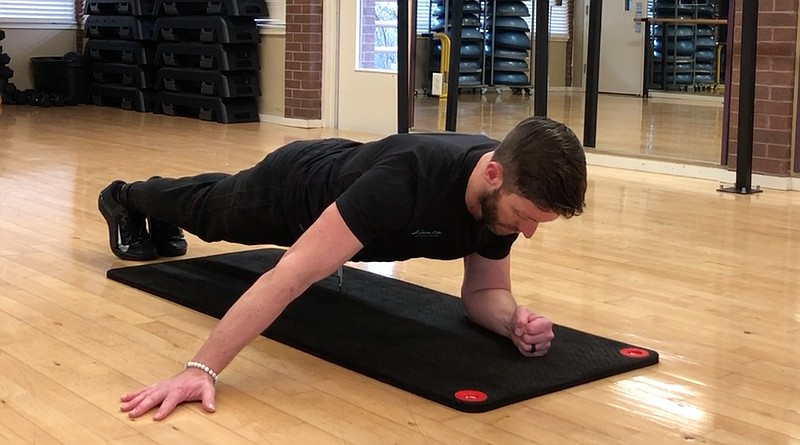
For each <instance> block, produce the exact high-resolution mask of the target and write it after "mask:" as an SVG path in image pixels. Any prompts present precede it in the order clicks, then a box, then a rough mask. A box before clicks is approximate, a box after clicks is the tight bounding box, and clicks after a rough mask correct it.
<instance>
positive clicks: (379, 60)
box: [356, 0, 397, 72]
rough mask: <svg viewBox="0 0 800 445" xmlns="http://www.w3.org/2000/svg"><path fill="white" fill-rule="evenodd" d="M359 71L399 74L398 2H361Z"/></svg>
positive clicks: (359, 11) (359, 6)
mask: <svg viewBox="0 0 800 445" xmlns="http://www.w3.org/2000/svg"><path fill="white" fill-rule="evenodd" d="M356 32H357V33H358V39H357V40H356V41H357V42H358V48H357V49H358V60H357V62H356V65H357V66H356V69H359V70H374V71H387V72H397V1H381V0H359V2H358V29H357V30H356Z"/></svg>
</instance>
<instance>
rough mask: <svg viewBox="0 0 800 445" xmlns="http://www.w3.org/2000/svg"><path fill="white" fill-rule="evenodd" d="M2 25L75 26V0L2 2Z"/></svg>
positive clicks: (12, 0)
mask: <svg viewBox="0 0 800 445" xmlns="http://www.w3.org/2000/svg"><path fill="white" fill-rule="evenodd" d="M0 25H64V26H74V25H75V1H74V0H0Z"/></svg>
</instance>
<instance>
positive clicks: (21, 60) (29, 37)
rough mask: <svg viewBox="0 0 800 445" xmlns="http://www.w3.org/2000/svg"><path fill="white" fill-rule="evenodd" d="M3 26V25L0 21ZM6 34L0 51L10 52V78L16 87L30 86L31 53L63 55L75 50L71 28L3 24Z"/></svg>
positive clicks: (33, 54) (35, 55)
mask: <svg viewBox="0 0 800 445" xmlns="http://www.w3.org/2000/svg"><path fill="white" fill-rule="evenodd" d="M0 28H3V25H0ZM3 30H4V31H5V32H6V38H5V39H4V40H2V41H0V46H2V47H3V52H4V53H8V55H9V56H11V63H9V66H10V67H11V68H12V69H13V70H14V77H12V78H11V79H10V81H11V82H13V83H14V85H16V86H17V88H18V89H20V90H24V89H28V88H33V75H32V74H31V69H30V60H31V57H44V56H57V57H60V56H63V55H64V54H65V53H68V52H70V51H75V46H76V44H75V30H74V29H66V30H60V29H22V28H3Z"/></svg>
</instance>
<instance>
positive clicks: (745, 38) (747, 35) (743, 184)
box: [719, 0, 761, 195]
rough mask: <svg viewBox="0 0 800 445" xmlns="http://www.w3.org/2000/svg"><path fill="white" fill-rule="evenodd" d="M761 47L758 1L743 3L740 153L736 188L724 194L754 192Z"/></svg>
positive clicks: (738, 139)
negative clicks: (758, 69)
mask: <svg viewBox="0 0 800 445" xmlns="http://www.w3.org/2000/svg"><path fill="white" fill-rule="evenodd" d="M757 44H758V0H747V1H744V2H742V56H741V72H740V76H739V130H738V136H737V143H736V146H737V149H736V184H735V185H734V186H733V187H720V189H719V190H720V191H722V192H730V193H738V194H742V195H749V194H751V193H758V192H760V191H761V187H757V188H755V189H753V188H752V187H751V180H752V174H753V120H754V118H753V115H754V114H755V102H756V57H757Z"/></svg>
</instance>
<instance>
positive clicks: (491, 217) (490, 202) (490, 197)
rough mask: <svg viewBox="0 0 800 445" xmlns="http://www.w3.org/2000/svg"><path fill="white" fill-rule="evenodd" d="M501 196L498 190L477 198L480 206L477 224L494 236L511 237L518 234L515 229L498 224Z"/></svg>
mask: <svg viewBox="0 0 800 445" xmlns="http://www.w3.org/2000/svg"><path fill="white" fill-rule="evenodd" d="M502 194H503V192H501V191H500V189H499V188H498V189H496V190H494V191H492V192H485V193H484V194H482V195H481V196H480V197H479V198H478V203H479V204H480V206H481V219H480V220H479V222H480V223H482V224H484V225H485V226H486V227H488V228H489V230H491V231H492V233H494V234H496V235H512V234H514V233H517V232H518V231H517V229H516V228H515V227H510V226H508V225H505V224H503V223H501V222H500V214H499V213H500V210H499V208H500V205H499V203H500V197H501V196H502Z"/></svg>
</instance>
